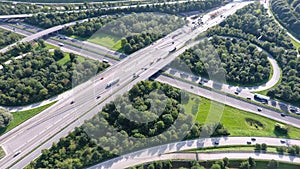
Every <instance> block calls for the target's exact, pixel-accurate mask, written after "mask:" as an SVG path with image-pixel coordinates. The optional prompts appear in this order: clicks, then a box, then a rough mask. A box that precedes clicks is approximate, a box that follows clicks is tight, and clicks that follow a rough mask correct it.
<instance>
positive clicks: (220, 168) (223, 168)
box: [127, 157, 296, 169]
mask: <svg viewBox="0 0 300 169" xmlns="http://www.w3.org/2000/svg"><path fill="white" fill-rule="evenodd" d="M259 163H260V164H259V165H257V162H256V161H255V159H254V158H252V157H249V158H248V159H246V160H244V161H240V160H232V161H231V160H229V159H228V158H227V157H225V158H223V159H220V160H213V161H201V162H200V161H196V160H164V161H153V162H150V163H147V164H141V165H137V166H133V167H129V168H127V169H172V168H180V169H188V168H189V169H229V168H238V169H255V168H257V167H258V166H259V167H264V168H266V169H277V168H278V167H279V166H280V164H279V163H278V162H277V161H275V160H270V161H268V162H265V165H263V164H262V162H261V161H260V162H259ZM295 167H296V166H295Z"/></svg>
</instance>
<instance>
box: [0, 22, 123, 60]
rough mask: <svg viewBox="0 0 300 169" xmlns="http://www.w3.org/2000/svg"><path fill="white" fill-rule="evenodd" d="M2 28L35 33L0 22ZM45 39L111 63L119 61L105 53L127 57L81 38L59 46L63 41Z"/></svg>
mask: <svg viewBox="0 0 300 169" xmlns="http://www.w3.org/2000/svg"><path fill="white" fill-rule="evenodd" d="M0 28H3V29H6V30H9V31H13V32H15V33H18V34H20V35H23V36H31V35H33V33H32V32H29V31H27V30H23V29H19V28H16V27H13V26H10V25H7V24H0ZM35 30H38V28H35ZM45 41H46V42H47V43H49V44H51V45H54V46H57V47H60V49H61V50H62V51H64V52H71V53H74V54H77V55H81V56H84V57H87V58H90V59H94V60H99V61H102V60H103V59H104V58H105V59H106V60H108V61H109V63H110V64H111V65H113V64H116V63H117V62H118V60H116V59H112V58H110V57H107V56H105V54H109V55H111V56H113V57H115V58H120V57H125V56H123V54H121V53H118V52H114V51H112V50H110V49H107V48H105V47H102V46H99V45H96V44H92V45H91V44H90V43H85V42H82V41H80V40H76V41H71V40H70V39H69V40H68V42H67V43H64V46H63V47H61V46H59V43H61V42H60V41H58V40H54V39H51V38H48V39H46V40H45ZM77 46H78V47H77ZM93 51H97V53H95V52H93ZM100 53H103V54H100Z"/></svg>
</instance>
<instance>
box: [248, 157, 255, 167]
mask: <svg viewBox="0 0 300 169" xmlns="http://www.w3.org/2000/svg"><path fill="white" fill-rule="evenodd" d="M248 162H249V164H250V168H254V167H255V166H256V162H255V159H254V158H252V157H249V159H248Z"/></svg>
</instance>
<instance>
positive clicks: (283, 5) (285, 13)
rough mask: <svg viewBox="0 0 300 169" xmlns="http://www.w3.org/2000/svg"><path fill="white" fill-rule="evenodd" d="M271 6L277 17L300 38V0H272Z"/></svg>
mask: <svg viewBox="0 0 300 169" xmlns="http://www.w3.org/2000/svg"><path fill="white" fill-rule="evenodd" d="M270 7H271V10H272V12H273V14H274V15H275V17H276V19H278V20H279V22H280V23H281V24H282V25H283V26H284V27H285V28H287V29H288V30H289V31H290V32H292V34H293V35H295V36H296V37H297V38H300V0H271V5H270Z"/></svg>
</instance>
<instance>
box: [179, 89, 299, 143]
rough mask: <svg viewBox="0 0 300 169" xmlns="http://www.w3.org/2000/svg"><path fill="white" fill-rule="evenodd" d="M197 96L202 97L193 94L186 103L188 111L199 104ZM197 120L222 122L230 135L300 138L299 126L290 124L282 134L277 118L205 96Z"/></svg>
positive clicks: (201, 100) (202, 122)
mask: <svg viewBox="0 0 300 169" xmlns="http://www.w3.org/2000/svg"><path fill="white" fill-rule="evenodd" d="M192 98H193V99H192ZM196 98H200V97H198V96H195V95H191V96H190V100H189V102H188V103H187V104H186V105H184V107H185V109H186V111H187V112H188V113H192V109H193V108H192V107H193V106H194V105H195V104H197V103H195V100H196ZM194 114H195V113H194ZM195 120H196V121H199V122H200V123H201V124H204V123H205V124H210V123H216V122H221V123H222V124H223V125H224V126H225V128H226V129H228V131H229V132H230V136H249V137H251V136H266V137H282V138H293V139H300V129H298V128H295V127H293V126H290V130H289V134H288V135H280V134H278V133H276V132H274V125H275V124H276V123H278V122H277V121H275V120H272V119H269V118H266V117H263V116H260V115H256V114H253V113H250V112H246V111H243V110H239V109H236V108H233V107H230V106H224V105H223V104H220V103H218V102H215V101H210V100H208V99H205V98H200V104H199V109H198V113H197V115H196V116H195Z"/></svg>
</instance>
